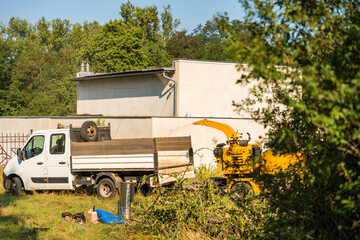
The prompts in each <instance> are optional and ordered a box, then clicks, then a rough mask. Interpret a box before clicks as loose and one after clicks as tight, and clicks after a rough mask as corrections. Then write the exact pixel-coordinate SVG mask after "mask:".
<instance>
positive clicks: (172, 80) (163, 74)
mask: <svg viewBox="0 0 360 240" xmlns="http://www.w3.org/2000/svg"><path fill="white" fill-rule="evenodd" d="M162 76H163V77H164V78H165V79H167V80H169V81H171V82H173V83H174V107H173V109H174V110H173V117H175V116H176V89H177V86H176V81H175V80H174V79H172V78H171V77H169V76H166V74H165V71H164V72H162Z"/></svg>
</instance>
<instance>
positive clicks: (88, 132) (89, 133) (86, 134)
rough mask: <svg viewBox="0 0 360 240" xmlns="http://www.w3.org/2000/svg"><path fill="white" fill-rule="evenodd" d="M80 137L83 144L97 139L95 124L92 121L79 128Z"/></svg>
mask: <svg viewBox="0 0 360 240" xmlns="http://www.w3.org/2000/svg"><path fill="white" fill-rule="evenodd" d="M80 135H81V138H82V139H83V140H84V141H85V142H95V141H96V140H97V137H98V129H97V126H96V123H94V122H93V121H86V122H84V123H83V124H82V126H81V130H80Z"/></svg>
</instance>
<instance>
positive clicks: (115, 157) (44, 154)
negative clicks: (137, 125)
mask: <svg viewBox="0 0 360 240" xmlns="http://www.w3.org/2000/svg"><path fill="white" fill-rule="evenodd" d="M85 123H87V124H88V125H87V126H84V125H86V124H85ZM85 123H84V124H83V126H82V128H81V130H80V129H79V128H77V129H75V128H74V129H73V128H71V127H70V128H69V129H54V130H42V131H35V132H34V133H32V135H31V136H30V137H29V139H28V140H27V142H26V143H25V145H24V147H23V148H21V149H18V151H17V156H15V157H13V158H12V159H10V160H9V161H8V162H7V163H6V165H5V167H4V171H3V185H4V188H5V189H6V190H12V191H13V192H15V193H18V192H20V191H22V190H66V189H69V190H74V189H75V188H77V187H80V186H84V185H85V186H93V187H94V188H96V191H97V194H98V195H99V197H101V198H110V197H113V196H115V195H116V193H117V191H118V190H119V189H118V187H119V185H120V182H121V181H132V182H139V181H142V179H143V177H144V176H145V177H146V182H147V184H148V185H147V186H148V187H154V186H155V185H156V184H169V183H171V182H174V181H175V180H176V179H175V178H174V177H173V176H172V174H173V173H179V174H183V177H185V178H194V167H193V151H192V148H191V137H190V136H187V137H168V138H134V139H114V140H111V139H110V137H109V136H108V135H109V134H108V135H99V134H97V133H99V132H100V131H99V129H100V128H99V129H97V127H96V125H95V123H93V122H90V123H92V124H90V125H89V122H85ZM94 125H95V126H94ZM86 128H87V129H86ZM91 128H93V129H91ZM76 131H78V132H79V131H81V132H82V136H83V135H88V136H85V138H88V139H85V140H84V137H82V139H81V138H80V137H79V136H78V135H76V134H75V132H76ZM108 132H109V133H110V126H109V129H108ZM94 136H96V139H95V138H94V139H91V137H94ZM104 136H105V137H104ZM89 137H90V139H89ZM100 138H102V139H101V140H100V141H97V139H100ZM149 176H152V177H149ZM154 176H157V177H156V178H154ZM154 179H157V181H156V182H155V180H154Z"/></svg>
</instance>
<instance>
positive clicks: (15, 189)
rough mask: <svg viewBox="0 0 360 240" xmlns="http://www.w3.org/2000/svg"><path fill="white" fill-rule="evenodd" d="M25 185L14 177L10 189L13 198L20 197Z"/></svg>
mask: <svg viewBox="0 0 360 240" xmlns="http://www.w3.org/2000/svg"><path fill="white" fill-rule="evenodd" d="M22 188H23V185H22V183H21V180H20V178H18V177H13V178H12V179H11V184H10V189H11V193H12V195H13V196H18V195H20V194H21V193H22Z"/></svg>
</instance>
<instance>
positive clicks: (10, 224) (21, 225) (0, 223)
mask: <svg viewBox="0 0 360 240" xmlns="http://www.w3.org/2000/svg"><path fill="white" fill-rule="evenodd" d="M1 192H2V193H1V194H0V239H37V234H36V231H31V229H30V226H29V227H26V226H25V221H24V218H23V217H21V215H13V214H9V215H8V214H6V213H5V211H6V207H9V206H10V205H12V204H14V205H16V201H18V200H19V199H24V198H25V199H26V198H27V196H26V195H25V194H21V195H20V196H12V194H11V192H8V191H7V192H4V189H3V188H2V187H1Z"/></svg>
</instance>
